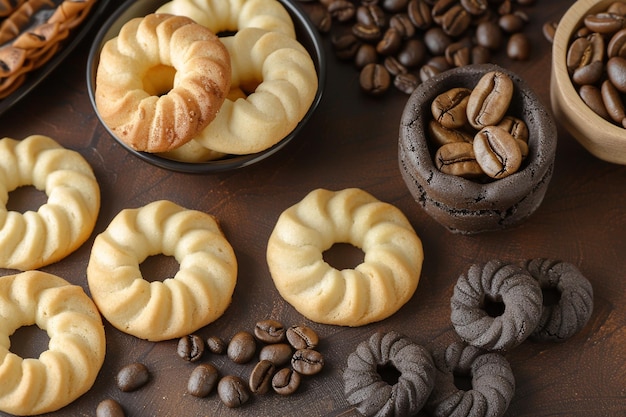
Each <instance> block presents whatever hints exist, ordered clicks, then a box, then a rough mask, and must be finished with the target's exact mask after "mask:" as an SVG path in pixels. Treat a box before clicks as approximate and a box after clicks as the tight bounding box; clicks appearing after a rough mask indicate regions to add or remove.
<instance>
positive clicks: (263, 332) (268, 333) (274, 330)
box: [254, 319, 287, 343]
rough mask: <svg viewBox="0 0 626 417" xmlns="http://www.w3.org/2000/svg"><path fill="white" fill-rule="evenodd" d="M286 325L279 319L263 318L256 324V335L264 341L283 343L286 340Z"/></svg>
mask: <svg viewBox="0 0 626 417" xmlns="http://www.w3.org/2000/svg"><path fill="white" fill-rule="evenodd" d="M286 331H287V329H285V326H283V324H282V323H281V322H279V321H277V320H271V319H268V320H261V321H258V322H257V323H256V324H255V325H254V335H255V336H256V338H257V339H259V340H260V341H261V342H263V343H281V342H284V341H285V332H286Z"/></svg>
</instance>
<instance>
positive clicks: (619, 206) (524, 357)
mask: <svg viewBox="0 0 626 417" xmlns="http://www.w3.org/2000/svg"><path fill="white" fill-rule="evenodd" d="M570 3H571V2H569V1H549V2H548V1H538V2H537V5H535V6H534V7H533V8H531V9H529V13H530V17H531V19H532V24H531V26H530V27H527V28H526V30H525V32H526V33H527V34H528V35H529V36H530V37H531V39H532V41H533V52H532V58H531V59H530V60H529V61H527V62H511V61H509V60H507V59H506V58H502V57H497V59H496V62H497V63H500V64H501V65H503V66H506V67H507V68H510V69H512V70H514V71H516V72H517V73H519V74H520V75H521V76H523V77H524V78H525V79H526V80H527V81H528V82H529V83H530V85H531V86H532V87H533V88H534V89H535V90H536V92H537V93H538V95H539V96H540V98H541V99H543V101H544V102H545V103H546V104H548V105H549V73H550V44H549V43H548V42H547V41H546V40H545V38H544V37H543V36H542V34H541V26H542V25H543V23H544V22H546V21H549V20H558V19H559V17H560V16H561V15H562V14H563V13H564V12H565V10H566V8H567V6H568V5H569V4H570ZM116 4H118V2H117V1H115V2H113V6H115V5H116ZM92 38H93V36H91V37H88V38H87V39H86V40H85V41H84V42H83V43H82V44H81V46H80V47H79V48H77V49H76V50H75V51H74V52H73V53H72V54H71V55H70V56H69V58H68V59H67V60H66V61H65V62H64V64H63V65H62V66H61V67H60V68H58V69H57V70H56V71H54V72H53V73H52V75H50V77H49V78H48V79H47V80H46V81H45V82H44V83H42V84H41V85H40V86H39V87H38V88H36V89H35V90H34V91H33V92H32V94H30V95H29V96H28V97H27V98H25V99H24V100H22V101H20V102H19V103H18V104H17V105H15V106H14V108H12V109H11V110H10V111H8V112H7V113H5V114H4V115H2V116H0V127H1V132H0V136H9V137H13V138H17V139H20V138H24V137H26V136H28V135H31V134H44V135H48V136H51V137H53V138H55V139H56V140H58V141H59V142H60V143H61V144H63V145H64V146H66V147H68V148H71V149H75V150H77V151H79V152H80V153H81V154H82V155H84V157H85V158H86V159H87V160H88V161H89V162H90V163H91V165H92V166H93V168H94V170H95V173H96V175H97V178H98V180H99V183H100V187H101V192H102V207H101V210H100V215H99V220H98V223H97V225H96V229H95V231H94V233H93V235H92V237H91V238H90V240H89V241H87V242H86V243H85V244H84V245H83V246H82V247H81V248H80V249H79V250H78V251H76V252H75V253H74V254H72V255H70V256H68V257H67V258H66V259H64V260H62V261H61V262H59V263H57V264H55V265H50V266H48V267H45V268H42V269H43V270H45V271H48V272H52V273H55V274H57V275H60V276H62V277H64V278H66V279H68V280H69V281H71V282H74V283H77V284H80V285H82V286H83V287H85V289H86V290H87V286H86V277H85V269H86V264H87V261H88V259H89V252H90V249H91V244H92V242H93V237H94V236H95V235H96V234H97V233H100V232H102V231H103V230H104V229H105V228H106V226H107V225H108V223H109V221H110V220H111V219H112V218H113V217H114V216H115V215H116V214H117V213H118V212H119V211H120V210H122V209H124V208H129V207H139V206H142V205H144V204H146V203H148V202H151V201H154V200H157V199H164V198H165V199H170V200H172V201H174V202H177V203H178V204H181V205H183V206H186V207H188V208H192V209H198V210H203V211H206V212H208V213H211V214H213V215H215V216H216V217H217V218H218V219H219V221H220V222H221V224H222V226H223V229H224V231H225V234H226V236H227V237H228V239H229V241H230V242H231V244H232V246H233V247H234V249H235V252H236V254H237V258H238V262H239V277H238V283H237V287H236V289H235V293H234V297H233V301H232V305H231V306H230V308H229V309H228V310H227V311H226V313H225V314H224V315H223V316H222V317H221V318H220V319H219V320H217V321H216V322H214V323H212V324H211V325H209V326H207V327H206V328H203V329H201V330H200V331H199V332H198V333H199V334H201V335H202V336H205V337H206V336H209V335H217V336H221V337H223V338H225V339H228V338H229V337H230V336H232V334H234V332H235V331H237V330H252V328H253V326H254V323H255V322H256V321H257V320H259V319H264V318H274V319H278V320H281V321H283V322H284V323H285V324H286V325H290V324H296V323H307V324H310V325H311V326H313V327H314V328H315V329H316V330H317V331H318V333H319V334H320V336H321V338H322V343H321V345H320V346H319V348H320V350H321V352H322V353H323V354H324V355H325V358H326V360H327V365H326V368H325V369H324V371H323V372H322V373H321V374H319V375H317V376H315V377H311V378H307V379H306V380H305V381H304V383H303V386H302V387H301V390H300V391H299V393H298V394H297V395H293V396H291V397H287V398H284V397H279V396H278V395H273V394H269V395H266V396H262V397H255V398H254V399H253V400H252V401H251V402H250V403H248V404H247V405H245V406H244V407H242V408H240V409H237V410H229V409H227V408H226V407H225V406H224V405H223V404H221V402H220V401H219V399H218V398H217V395H216V394H215V393H214V394H212V395H211V396H210V397H208V398H206V399H197V398H194V397H192V396H189V395H187V394H186V393H185V386H186V380H187V377H188V375H189V373H190V371H191V369H192V368H193V365H191V364H188V363H185V362H183V361H182V360H181V359H180V358H179V357H177V355H176V342H175V341H167V342H161V343H150V342H146V341H142V340H138V339H136V338H134V337H132V336H128V335H126V334H123V333H120V332H119V331H117V330H115V329H113V328H112V327H111V326H109V325H108V324H107V325H106V334H107V356H106V360H105V363H104V366H103V368H102V370H101V372H100V375H99V377H98V379H97V380H96V383H95V386H94V387H93V388H92V389H91V391H89V393H88V394H86V395H85V396H83V397H81V398H80V399H78V400H77V401H75V402H74V403H73V404H71V405H69V406H68V407H66V408H64V409H63V410H61V411H59V412H58V413H56V414H55V415H72V416H78V415H81V416H89V415H94V414H95V407H96V405H97V404H98V402H99V401H100V400H102V399H105V398H108V397H112V398H115V399H116V400H118V401H119V402H120V403H121V404H123V406H124V408H125V409H126V411H127V415H129V416H157V415H158V416H199V415H250V416H287V415H294V414H295V413H296V412H299V413H300V415H302V416H326V415H336V414H339V413H340V412H341V411H344V410H347V409H348V408H349V405H348V404H347V402H346V400H345V398H344V396H343V385H342V379H341V373H342V370H343V368H344V366H345V363H346V358H347V356H348V354H349V353H350V352H352V351H353V350H354V348H355V347H356V345H357V344H358V343H359V342H361V341H362V340H365V339H367V338H368V337H369V336H370V335H371V334H372V333H373V332H374V331H377V330H380V331H389V330H392V329H394V330H398V331H400V332H403V333H405V334H407V335H408V336H410V337H411V338H413V339H414V340H415V341H417V342H419V343H423V344H427V345H431V344H432V345H434V346H444V345H445V344H446V343H447V342H448V341H450V340H451V339H452V338H453V337H454V331H453V329H452V327H451V324H450V319H449V315H450V306H449V300H450V296H451V294H452V288H453V286H454V283H455V281H456V278H457V277H458V276H459V274H460V273H462V272H463V271H464V270H466V269H467V268H468V267H469V265H470V264H471V263H474V262H484V261H487V260H490V259H493V258H500V259H505V260H512V261H518V260H523V259H528V258H534V257H548V258H556V259H562V260H565V261H569V262H572V263H574V264H576V265H577V266H578V267H579V268H580V269H581V271H582V272H583V273H584V274H585V275H586V276H587V277H588V278H589V279H590V281H591V282H592V284H593V287H594V291H595V295H594V301H595V309H594V313H593V316H592V317H591V320H590V321H589V323H588V324H587V326H586V327H585V328H584V329H583V330H582V331H581V332H580V333H579V334H577V335H576V336H575V337H573V338H571V339H570V340H568V341H567V342H565V343H562V344H552V343H533V342H525V343H523V344H522V345H521V346H519V347H517V348H516V349H514V350H513V351H512V352H510V353H508V354H507V358H508V359H509V360H510V362H511V365H512V368H513V371H514V374H515V377H516V381H517V389H516V392H515V397H514V398H513V401H512V403H511V405H510V407H509V410H508V412H507V414H506V415H507V416H509V417H512V416H553V415H564V416H565V415H567V416H618V415H619V416H621V415H624V410H625V409H626V348H625V347H624V344H625V343H626V327H625V325H626V276H625V275H626V272H625V271H626V257H625V256H624V255H625V253H624V249H625V246H626V245H625V243H626V209H625V207H626V168H625V167H624V166H620V165H613V164H609V163H606V162H603V161H601V160H599V159H596V158H595V157H593V156H592V155H591V154H589V153H588V152H587V151H585V149H583V148H582V147H581V146H580V145H579V144H578V143H577V142H575V141H574V140H573V139H572V137H571V136H570V135H568V134H567V133H566V132H565V131H564V130H563V129H562V127H561V126H560V125H559V138H558V141H559V142H558V150H557V155H556V166H555V171H554V176H553V179H552V182H551V184H550V187H549V189H548V192H547V194H546V196H545V199H544V202H543V204H542V205H541V207H540V208H539V209H538V211H537V212H536V213H535V214H534V215H533V216H532V217H531V218H530V219H528V220H527V221H526V222H525V223H523V224H522V225H520V226H518V227H516V228H514V229H511V230H507V231H501V232H495V233H487V234H481V235H477V236H458V235H453V234H450V233H449V232H447V231H446V230H445V229H444V228H443V227H441V226H439V225H438V224H437V223H435V222H434V221H433V220H432V219H430V218H429V217H428V216H427V215H426V214H425V213H424V212H423V211H422V210H421V209H420V208H419V207H418V206H417V205H416V204H415V203H414V202H413V201H412V198H411V196H410V195H409V193H408V191H407V188H406V187H405V185H404V183H403V181H402V179H401V177H400V173H399V169H398V163H397V135H398V126H399V121H400V115H401V112H402V109H403V106H404V103H405V102H406V99H407V96H405V95H403V94H401V93H399V92H396V91H393V92H389V93H388V94H387V95H386V96H385V97H384V98H382V99H372V98H370V97H366V96H364V95H363V94H362V93H361V92H360V91H359V88H358V79H357V72H356V71H355V69H354V68H352V67H351V66H350V65H346V64H344V63H339V62H337V61H336V60H335V58H334V56H333V55H332V53H331V52H330V51H331V49H330V44H329V39H328V38H324V42H325V46H326V51H327V57H328V80H327V83H326V89H325V92H324V96H323V99H322V102H321V104H320V106H319V108H318V110H317V111H316V113H315V114H314V116H313V117H312V119H311V120H310V122H309V123H308V125H307V126H306V129H305V130H304V131H303V132H302V133H301V134H300V135H299V137H297V138H296V139H295V140H294V141H293V142H291V143H290V144H289V145H288V146H287V147H286V148H284V149H283V150H282V151H281V152H280V153H279V154H276V155H274V156H272V157H271V158H269V159H267V160H265V161H263V162H261V163H259V164H257V165H255V166H251V167H247V168H245V169H242V170H238V171H233V172H227V173H220V174H213V175H198V176H196V175H189V174H179V173H173V172H168V171H165V170H162V169H160V168H156V167H153V166H151V165H148V164H147V163H145V162H142V161H140V160H139V159H137V158H136V157H134V156H131V155H130V154H128V153H127V152H126V151H125V150H124V149H122V147H121V146H119V145H118V144H117V143H116V142H115V141H114V140H112V138H111V137H109V136H108V135H107V133H106V132H105V130H104V129H103V128H102V126H100V124H99V122H98V119H97V118H96V116H95V114H94V111H93V109H92V107H91V104H90V102H89V98H88V95H87V88H86V83H85V65H86V60H87V54H88V51H89V47H90V40H91V39H92ZM318 187H325V188H330V189H341V188H346V187H360V188H363V189H365V190H367V191H368V192H370V193H372V194H374V195H375V196H376V197H378V198H379V199H381V200H383V201H387V202H389V203H392V204H394V205H396V206H397V207H399V208H400V209H401V210H402V211H403V212H404V213H405V214H406V215H407V216H408V218H409V219H410V221H411V223H412V224H413V226H414V227H415V229H416V231H417V233H418V235H419V236H420V237H421V239H422V242H423V245H424V252H425V258H424V265H423V273H422V277H421V281H420V284H419V287H418V289H417V292H416V293H415V296H414V297H413V298H412V299H411V300H410V301H409V302H408V303H407V304H406V305H405V306H404V307H403V308H402V309H401V310H400V311H399V312H398V313H397V314H395V315H393V316H392V317H390V318H388V319H386V320H384V321H382V322H380V323H376V324H372V325H368V326H363V327H360V328H343V327H334V326H326V325H318V324H315V323H310V322H308V321H307V320H305V319H304V318H303V317H302V316H301V315H299V314H298V313H297V312H296V311H295V310H294V309H293V308H292V307H291V306H289V305H288V304H286V303H285V302H284V301H283V300H282V299H281V297H280V296H279V294H278V292H277V291H276V289H275V287H274V285H273V283H272V280H271V278H270V275H269V272H268V269H267V265H266V262H265V248H266V242H267V238H268V236H269V234H270V232H271V230H272V228H273V226H274V223H275V221H276V219H277V217H278V216H279V214H280V213H281V212H282V211H283V210H284V209H285V208H287V207H288V206H290V205H292V204H294V203H296V202H297V201H299V200H300V199H302V198H303V197H304V195H305V194H306V193H308V192H309V191H311V190H312V189H314V188H318ZM24 191H27V192H14V193H11V204H13V205H14V207H18V208H19V207H22V208H24V207H30V208H33V207H34V208H36V207H38V204H40V203H41V201H42V197H41V195H38V193H36V192H33V191H32V190H31V191H30V192H28V189H26V190H24ZM43 198H44V199H45V196H43ZM353 259H357V258H353ZM150 263H151V264H152V268H151V270H152V271H155V274H157V275H156V276H155V277H154V278H159V277H161V278H162V277H163V276H164V275H159V274H162V273H163V272H162V271H161V272H159V271H158V270H159V268H160V267H163V266H164V265H166V266H165V269H168V268H169V269H170V270H171V269H172V265H171V263H170V264H167V262H164V260H163V259H161V260H159V259H157V262H150ZM142 270H143V271H145V274H148V273H149V272H148V268H147V267H146V268H145V269H142ZM2 272H3V273H5V274H9V273H14V271H2ZM18 334H19V337H14V338H13V339H12V340H13V343H14V347H13V349H14V350H16V351H18V352H21V353H23V354H24V355H26V354H29V352H30V354H32V352H33V351H34V352H37V349H42V348H45V341H46V339H45V335H44V334H43V332H41V331H39V330H38V329H36V328H35V329H32V328H28V329H22V330H19V331H18ZM42 345H43V346H42ZM205 360H211V361H213V362H214V363H215V364H216V365H217V367H218V368H219V369H220V370H221V371H222V373H224V374H226V373H232V374H236V375H240V376H243V377H244V378H245V377H247V375H248V373H249V371H250V368H251V365H249V366H241V365H234V364H232V363H230V362H229V361H228V360H227V359H225V358H223V357H208V356H207V357H205ZM134 361H141V362H143V363H145V364H146V365H147V366H148V367H149V369H150V370H151V372H152V376H153V378H152V380H151V382H150V383H149V384H148V385H147V386H146V387H144V388H143V389H141V390H139V391H137V392H135V393H121V392H120V391H119V390H118V389H117V388H116V385H115V381H114V377H115V374H116V372H117V370H118V369H119V368H120V367H122V366H124V365H126V364H128V363H130V362H134Z"/></svg>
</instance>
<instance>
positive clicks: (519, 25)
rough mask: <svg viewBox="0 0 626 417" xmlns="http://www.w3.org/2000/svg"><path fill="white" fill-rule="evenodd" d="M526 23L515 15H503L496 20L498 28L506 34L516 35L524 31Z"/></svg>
mask: <svg viewBox="0 0 626 417" xmlns="http://www.w3.org/2000/svg"><path fill="white" fill-rule="evenodd" d="M525 24H526V22H525V21H524V19H523V18H522V17H521V16H520V15H518V14H515V13H509V14H505V15H503V16H500V18H499V19H498V26H500V28H501V29H502V30H503V31H505V32H506V33H518V32H521V31H522V29H524V25H525Z"/></svg>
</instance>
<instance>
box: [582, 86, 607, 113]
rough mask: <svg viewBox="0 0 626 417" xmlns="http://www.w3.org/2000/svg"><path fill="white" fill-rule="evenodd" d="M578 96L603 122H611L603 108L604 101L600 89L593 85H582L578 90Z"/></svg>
mask: <svg viewBox="0 0 626 417" xmlns="http://www.w3.org/2000/svg"><path fill="white" fill-rule="evenodd" d="M578 95H579V96H580V98H581V99H582V100H583V102H584V103H585V104H586V105H587V107H589V108H590V109H591V110H593V112H594V113H596V114H597V115H598V116H600V117H602V118H603V119H605V120H608V121H611V117H610V116H609V113H608V112H607V111H606V107H605V106H604V101H602V93H601V92H600V88H598V87H596V86H595V85H583V86H581V87H580V88H579V89H578Z"/></svg>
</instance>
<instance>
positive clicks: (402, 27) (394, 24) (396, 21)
mask: <svg viewBox="0 0 626 417" xmlns="http://www.w3.org/2000/svg"><path fill="white" fill-rule="evenodd" d="M389 27H390V28H394V29H395V30H397V31H398V33H399V34H400V36H401V37H402V39H409V38H412V37H413V36H415V32H416V29H415V26H413V23H412V22H411V19H409V16H408V15H407V14H406V13H398V14H394V15H393V16H392V17H391V18H390V19H389Z"/></svg>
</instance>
